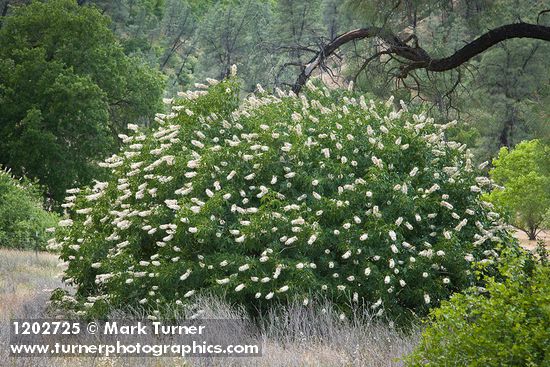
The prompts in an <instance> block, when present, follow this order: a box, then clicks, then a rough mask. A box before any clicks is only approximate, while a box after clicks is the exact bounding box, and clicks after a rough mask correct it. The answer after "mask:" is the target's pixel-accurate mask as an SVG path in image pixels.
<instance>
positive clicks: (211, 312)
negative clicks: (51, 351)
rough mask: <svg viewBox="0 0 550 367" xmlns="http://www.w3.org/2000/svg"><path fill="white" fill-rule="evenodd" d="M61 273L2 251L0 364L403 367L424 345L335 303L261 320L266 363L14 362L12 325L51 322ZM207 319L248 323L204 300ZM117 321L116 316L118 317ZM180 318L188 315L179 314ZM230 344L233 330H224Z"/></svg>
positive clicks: (30, 256)
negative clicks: (344, 313) (351, 317)
mask: <svg viewBox="0 0 550 367" xmlns="http://www.w3.org/2000/svg"><path fill="white" fill-rule="evenodd" d="M60 270H61V269H59V268H58V267H57V259H56V258H55V256H52V255H49V254H38V255H35V254H34V253H32V252H21V251H7V250H0V365H2V366H14V367H16V366H17V367H19V366H28V367H54V366H55V367H57V366H59V367H65V366H66V367H69V366H71V367H72V366H82V367H92V366H93V367H118V366H140V367H172V366H182V367H184V366H185V367H187V366H220V367H221V366H224V367H230V366H250V367H252V366H259V367H262V366H263V367H283V366H288V367H295V366H323V367H324V366H368V367H378V366H399V365H401V363H400V362H399V359H400V358H401V357H402V356H403V355H405V354H407V353H408V352H410V351H411V350H412V348H413V347H414V346H415V345H416V343H417V338H418V333H413V334H412V335H404V334H402V333H400V332H398V331H396V330H394V329H391V328H389V327H388V326H387V325H385V324H377V323H373V322H371V321H370V320H369V318H368V317H364V316H361V317H357V318H356V319H355V321H345V322H342V321H340V320H339V319H338V316H337V314H336V313H335V312H333V311H332V310H331V307H330V305H329V304H326V305H323V306H320V307H318V308H304V307H301V306H299V305H295V306H291V307H289V308H288V309H285V310H280V311H279V312H277V313H272V314H270V315H268V316H266V317H265V318H264V319H263V320H261V327H259V328H257V327H254V328H251V329H250V330H247V332H250V333H255V335H257V336H258V337H259V338H260V340H262V341H263V343H262V345H263V356H262V357H255V358H243V357H240V358H223V357H217V358H208V359H206V358H189V359H185V360H183V359H176V358H134V359H132V358H44V357H31V358H15V357H10V356H9V355H8V340H9V335H8V330H9V329H8V322H9V320H10V319H11V318H39V317H45V316H47V314H46V306H47V299H48V297H49V290H51V289H53V288H55V287H58V286H61V282H60V280H59V278H57V277H56V275H57V274H58V273H59V272H60ZM196 306H197V308H200V309H202V310H205V313H204V314H203V315H202V317H204V318H223V319H231V318H242V317H244V312H243V311H241V310H239V309H236V308H234V307H229V306H228V305H227V304H225V303H223V302H221V301H219V300H217V299H212V298H206V299H202V300H199V301H198V304H197V305H196ZM116 316H117V315H113V317H116ZM175 316H176V317H178V318H185V317H186V316H188V315H185V314H181V313H180V314H175ZM220 332H221V333H223V334H226V335H227V339H228V340H231V338H232V335H234V331H232V330H221V331H220Z"/></svg>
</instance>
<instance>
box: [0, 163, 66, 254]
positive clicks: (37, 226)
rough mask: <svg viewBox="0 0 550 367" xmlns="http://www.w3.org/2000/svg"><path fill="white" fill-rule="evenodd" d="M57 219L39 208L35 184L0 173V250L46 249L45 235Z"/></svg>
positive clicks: (39, 198) (38, 193) (40, 206)
mask: <svg viewBox="0 0 550 367" xmlns="http://www.w3.org/2000/svg"><path fill="white" fill-rule="evenodd" d="M57 220H58V217H57V215H55V214H53V213H49V212H47V211H45V210H44V209H43V208H42V197H41V195H40V191H39V190H38V189H37V186H36V185H35V184H32V183H31V182H29V181H28V180H25V179H23V180H16V179H15V178H13V177H12V176H11V174H9V173H8V172H6V171H4V170H0V247H4V248H18V249H31V250H38V249H44V248H45V247H46V241H47V239H48V238H50V237H51V235H48V234H47V233H46V228H49V227H51V226H53V225H55V223H57Z"/></svg>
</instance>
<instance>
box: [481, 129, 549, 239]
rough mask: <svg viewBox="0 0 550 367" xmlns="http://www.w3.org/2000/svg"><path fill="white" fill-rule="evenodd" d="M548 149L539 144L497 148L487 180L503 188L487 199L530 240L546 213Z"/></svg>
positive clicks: (532, 141) (547, 205)
mask: <svg viewBox="0 0 550 367" xmlns="http://www.w3.org/2000/svg"><path fill="white" fill-rule="evenodd" d="M549 156H550V147H549V146H547V145H545V144H543V143H542V142H540V141H539V140H531V141H524V142H521V143H519V144H518V145H517V146H516V147H515V148H514V149H513V150H511V151H510V150H508V149H507V148H501V150H500V153H499V155H498V157H497V158H495V159H494V160H493V165H494V168H493V169H492V170H491V177H492V178H493V180H494V181H495V182H496V183H498V184H499V185H503V186H504V187H503V188H502V189H500V190H494V191H493V192H492V193H491V194H490V195H489V196H488V197H489V199H490V200H491V201H492V202H493V203H495V204H496V205H498V206H499V207H501V208H503V209H504V210H506V211H507V212H508V213H509V214H510V220H511V222H512V223H513V224H514V225H515V226H516V227H517V228H519V229H521V230H522V231H524V232H525V233H527V234H528V235H529V239H532V240H534V239H535V237H536V234H537V232H538V231H539V230H540V229H541V225H542V224H543V221H544V219H545V214H546V212H547V211H548V210H549V209H550V166H549V164H548V162H547V160H548V157H549Z"/></svg>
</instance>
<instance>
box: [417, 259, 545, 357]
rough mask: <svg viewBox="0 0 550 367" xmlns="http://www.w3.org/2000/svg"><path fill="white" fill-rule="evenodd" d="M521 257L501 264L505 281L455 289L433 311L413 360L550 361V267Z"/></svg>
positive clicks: (491, 280) (490, 279)
mask: <svg viewBox="0 0 550 367" xmlns="http://www.w3.org/2000/svg"><path fill="white" fill-rule="evenodd" d="M529 262H530V261H529V260H527V261H525V259H524V258H522V257H510V258H509V259H507V261H506V262H505V263H506V264H505V265H503V266H502V271H501V273H502V274H503V275H505V276H506V280H505V281H504V282H497V281H495V280H494V279H492V278H489V279H487V285H486V286H485V289H482V292H480V291H479V290H477V289H472V290H469V291H467V292H465V293H463V294H455V295H453V296H452V298H451V300H450V301H445V302H443V303H442V305H441V307H440V308H438V309H434V310H433V311H432V312H431V317H430V318H431V323H430V324H429V326H428V327H427V329H426V330H425V331H424V333H423V336H422V341H421V343H420V345H419V346H418V347H417V349H416V351H415V352H414V353H413V354H412V355H411V356H410V357H409V358H408V365H409V366H483V367H491V366H548V365H550V354H549V353H548V351H550V283H549V282H548V279H550V267H549V266H548V264H547V263H544V262H541V263H538V264H537V265H536V266H535V267H534V269H533V267H532V266H530V265H529V264H526V263H529Z"/></svg>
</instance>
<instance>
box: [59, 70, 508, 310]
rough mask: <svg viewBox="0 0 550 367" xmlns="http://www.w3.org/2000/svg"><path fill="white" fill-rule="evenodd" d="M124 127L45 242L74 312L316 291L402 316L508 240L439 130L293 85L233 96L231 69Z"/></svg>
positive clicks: (474, 175)
mask: <svg viewBox="0 0 550 367" xmlns="http://www.w3.org/2000/svg"><path fill="white" fill-rule="evenodd" d="M197 87H198V88H199V89H198V90H196V91H191V92H186V93H180V96H179V98H176V99H174V100H170V101H167V102H168V103H170V104H171V112H170V113H169V114H159V115H157V118H156V125H155V126H154V127H153V129H152V131H146V130H144V129H142V128H140V127H138V126H136V125H129V129H130V130H131V131H132V134H130V135H128V136H127V135H121V139H122V140H123V142H124V146H123V148H122V149H121V151H120V153H118V154H116V155H113V156H111V157H109V158H108V159H106V160H105V161H104V162H103V163H101V165H102V166H104V167H107V168H109V169H110V170H111V171H112V178H111V179H110V180H109V181H107V182H96V183H95V185H93V186H90V187H84V188H75V189H71V190H69V191H68V194H69V196H68V197H67V198H66V202H65V204H64V207H65V208H66V209H67V216H66V217H65V218H64V219H63V220H61V221H60V223H59V226H58V228H57V230H56V239H55V240H53V241H52V242H51V244H50V245H51V247H52V248H55V249H58V250H59V251H60V254H61V258H62V259H63V260H64V261H65V262H66V263H67V264H66V265H67V268H66V271H65V282H67V283H69V284H72V285H74V286H76V294H75V295H74V297H73V296H67V295H65V296H63V295H60V293H56V294H58V297H56V299H57V300H63V301H64V303H65V305H66V306H68V307H70V308H71V309H72V310H74V311H76V312H78V313H79V314H82V315H88V316H101V315H105V314H106V313H107V312H109V310H110V309H112V308H124V307H127V306H139V307H142V308H144V309H146V310H147V311H148V312H149V317H150V318H152V319H154V318H158V317H162V312H161V310H162V309H163V308H164V306H166V305H182V304H184V303H187V302H189V301H191V300H192V299H193V297H195V296H196V295H197V294H200V293H203V292H209V293H213V294H216V295H220V296H223V297H224V298H225V299H227V300H228V301H230V302H232V303H237V304H241V305H244V306H245V307H246V308H247V309H248V310H250V311H252V312H263V311H265V310H267V309H269V308H270V306H271V305H273V304H275V303H279V304H280V303H282V304H285V303H287V302H289V301H293V302H295V301H296V300H298V301H299V302H302V303H303V304H305V305H307V304H308V303H310V302H311V300H312V299H315V298H316V297H317V296H321V297H322V298H328V299H330V300H331V301H332V302H333V303H334V304H335V305H336V306H337V307H341V309H342V312H343V313H345V312H346V310H347V309H349V308H348V307H349V305H350V302H366V303H368V304H369V307H371V312H373V313H376V314H378V315H384V316H386V315H388V316H390V317H392V318H397V319H403V320H405V319H407V318H409V317H411V316H412V315H414V314H417V315H418V314H419V315H422V314H425V313H426V311H427V310H428V309H429V307H431V306H432V305H434V304H438V303H439V301H440V300H441V299H445V298H447V297H448V296H449V295H450V294H451V293H452V292H454V291H457V290H461V289H464V288H465V287H468V286H470V285H472V284H473V283H474V282H475V276H474V274H473V273H472V271H471V270H470V269H471V263H472V262H484V263H486V265H487V266H488V267H489V268H491V263H493V262H495V261H498V251H496V250H495V248H496V245H497V244H502V245H503V246H508V245H510V244H511V242H510V237H509V235H508V233H507V232H506V228H505V225H504V224H503V223H501V221H500V219H499V215H498V214H497V213H495V212H494V211H492V210H491V205H490V204H488V203H485V202H483V201H482V200H481V196H480V195H481V194H482V193H483V192H484V191H486V190H489V189H490V187H491V182H490V180H489V179H487V178H486V177H483V176H479V175H480V171H479V169H478V168H477V167H474V165H473V163H472V156H471V153H470V152H469V151H468V149H467V148H466V147H465V146H464V145H461V144H459V143H456V142H452V141H447V140H446V139H445V129H446V128H448V127H450V126H452V125H453V124H454V123H455V122H451V123H448V124H445V125H438V124H435V123H434V121H433V120H432V119H430V118H428V117H427V116H426V115H425V114H423V113H414V111H409V110H408V108H407V106H406V105H405V104H401V105H399V104H398V105H397V107H396V104H395V103H394V102H393V100H391V99H390V100H389V101H387V102H382V103H379V102H374V101H372V100H371V101H369V100H366V99H365V97H364V96H360V95H355V94H354V93H352V92H349V91H333V92H329V91H328V90H327V89H326V88H320V87H316V86H314V85H313V84H311V83H309V84H308V91H307V92H306V93H304V94H301V95H300V96H296V95H294V94H293V93H291V92H283V91H277V93H276V94H275V95H272V94H269V93H266V92H264V91H263V90H262V89H261V87H258V92H257V93H256V94H253V95H251V96H249V97H248V98H246V99H245V100H244V101H242V102H240V101H239V98H238V83H237V82H236V79H235V78H234V77H231V78H229V79H227V80H224V81H222V82H218V81H215V80H209V85H208V86H207V85H198V86H197Z"/></svg>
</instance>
